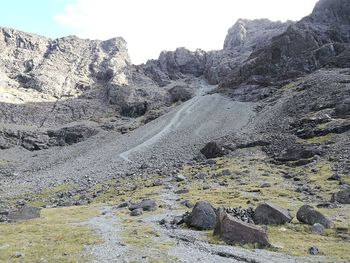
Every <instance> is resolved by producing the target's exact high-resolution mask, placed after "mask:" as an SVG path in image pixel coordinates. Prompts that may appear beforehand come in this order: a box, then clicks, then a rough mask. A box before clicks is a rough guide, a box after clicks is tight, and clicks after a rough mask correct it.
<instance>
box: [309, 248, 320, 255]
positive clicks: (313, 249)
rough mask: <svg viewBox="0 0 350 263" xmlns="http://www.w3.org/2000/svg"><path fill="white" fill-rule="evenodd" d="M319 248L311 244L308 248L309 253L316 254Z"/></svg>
mask: <svg viewBox="0 0 350 263" xmlns="http://www.w3.org/2000/svg"><path fill="white" fill-rule="evenodd" d="M319 252H320V251H319V249H318V247H316V246H312V247H310V248H309V254H310V255H312V256H316V255H317V254H318V253H319Z"/></svg>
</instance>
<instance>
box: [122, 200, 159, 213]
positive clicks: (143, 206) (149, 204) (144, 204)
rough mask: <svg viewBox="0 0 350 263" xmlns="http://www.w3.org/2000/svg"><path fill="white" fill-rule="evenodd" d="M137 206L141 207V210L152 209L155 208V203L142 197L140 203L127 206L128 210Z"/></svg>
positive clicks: (137, 207)
mask: <svg viewBox="0 0 350 263" xmlns="http://www.w3.org/2000/svg"><path fill="white" fill-rule="evenodd" d="M139 208H141V209H142V210H143V211H154V210H156V209H157V204H156V202H155V201H154V200H151V199H144V200H142V201H141V202H140V203H136V204H132V205H130V206H129V210H130V211H133V210H135V209H139Z"/></svg>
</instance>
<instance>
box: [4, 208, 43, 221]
mask: <svg viewBox="0 0 350 263" xmlns="http://www.w3.org/2000/svg"><path fill="white" fill-rule="evenodd" d="M40 211H41V208H37V207H32V206H23V207H22V208H20V209H18V210H10V211H9V212H8V214H7V221H10V222H17V221H23V220H29V219H34V218H39V217H40Z"/></svg>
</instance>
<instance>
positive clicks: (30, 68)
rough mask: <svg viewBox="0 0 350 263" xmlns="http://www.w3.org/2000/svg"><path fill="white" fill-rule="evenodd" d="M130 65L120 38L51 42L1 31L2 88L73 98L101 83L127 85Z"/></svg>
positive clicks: (14, 31) (21, 33) (0, 66)
mask: <svg viewBox="0 0 350 263" xmlns="http://www.w3.org/2000/svg"><path fill="white" fill-rule="evenodd" d="M130 64H131V62H130V58H129V55H128V52H127V47H126V41H125V40H124V39H123V38H112V39H109V40H106V41H100V40H89V39H81V38H78V37H76V36H68V37H63V38H58V39H50V38H46V37H43V36H38V35H34V34H27V33H24V32H21V31H17V30H14V29H10V28H1V30H0V74H1V75H2V77H1V78H0V84H1V85H2V86H4V87H13V88H19V87H21V88H26V89H32V90H36V91H39V92H42V93H45V94H48V95H50V96H54V97H56V98H62V97H72V96H73V97H74V96H78V95H81V94H82V92H83V91H84V92H85V91H88V90H91V89H93V88H94V87H96V85H98V84H100V83H107V82H108V81H112V82H114V83H115V84H117V85H124V84H126V83H127V77H126V76H125V71H126V70H127V67H128V66H129V65H130Z"/></svg>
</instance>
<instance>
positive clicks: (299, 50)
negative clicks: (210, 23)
mask: <svg viewBox="0 0 350 263" xmlns="http://www.w3.org/2000/svg"><path fill="white" fill-rule="evenodd" d="M349 16H350V5H349V2H348V1H347V0H322V1H319V2H318V3H317V5H316V6H315V8H314V10H313V12H312V14H311V15H309V16H307V17H305V18H303V19H302V20H301V21H299V22H298V23H296V24H292V25H290V26H289V27H288V28H287V30H285V32H284V33H282V34H280V35H278V36H276V37H274V38H273V39H272V41H271V43H269V44H268V45H267V46H265V47H263V48H261V49H257V50H255V51H254V52H253V53H252V54H251V55H250V57H249V59H248V60H247V61H245V62H244V64H243V65H242V66H241V67H240V68H239V70H237V71H236V72H235V73H233V74H232V75H231V78H230V80H228V81H224V83H222V87H236V86H237V84H240V83H243V82H248V83H252V82H255V83H256V84H258V85H260V86H261V87H264V86H265V84H266V83H270V84H273V83H277V82H278V81H280V80H283V79H290V78H295V77H297V76H300V75H303V74H305V73H310V72H313V71H315V70H317V69H319V68H321V67H324V66H327V65H330V64H332V63H334V61H336V62H335V63H336V64H337V66H338V67H346V66H347V65H348V63H347V62H346V63H345V64H342V61H346V59H345V58H344V56H345V57H346V56H348V54H349V52H347V50H348V48H349V42H350V41H349V40H350V37H349V34H347V32H348V31H349V28H350V23H349V18H348V17H349ZM236 42H237V41H236ZM238 42H239V41H238ZM339 56H341V57H342V58H341V59H339V60H338V59H337V58H338V57H339ZM257 76H259V80H258V81H257V82H256V80H257Z"/></svg>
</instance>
